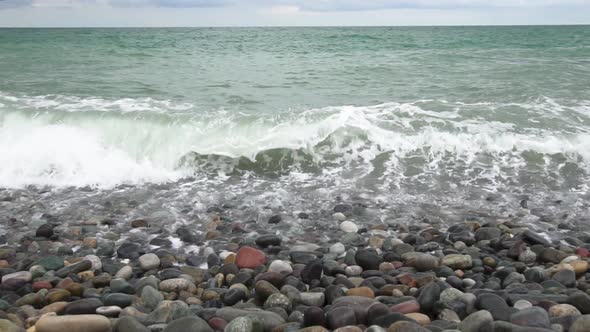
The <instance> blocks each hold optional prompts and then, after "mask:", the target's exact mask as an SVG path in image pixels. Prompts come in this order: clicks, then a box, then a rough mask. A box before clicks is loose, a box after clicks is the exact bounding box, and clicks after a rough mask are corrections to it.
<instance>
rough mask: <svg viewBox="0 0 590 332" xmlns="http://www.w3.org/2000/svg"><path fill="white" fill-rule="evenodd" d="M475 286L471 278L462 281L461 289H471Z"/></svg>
mask: <svg viewBox="0 0 590 332" xmlns="http://www.w3.org/2000/svg"><path fill="white" fill-rule="evenodd" d="M475 284H476V281H475V280H473V279H471V278H465V279H463V287H465V288H471V287H473V286H475Z"/></svg>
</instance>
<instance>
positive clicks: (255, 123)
mask: <svg viewBox="0 0 590 332" xmlns="http://www.w3.org/2000/svg"><path fill="white" fill-rule="evenodd" d="M122 105H125V106H122ZM552 105H553V106H552ZM130 110H131V111H130ZM484 110H485V112H484ZM515 110H517V111H519V112H523V116H522V117H521V118H516V117H513V118H511V117H505V118H504V119H502V117H500V116H498V117H496V118H494V116H493V115H494V112H496V113H498V114H500V113H501V114H503V115H505V114H516V112H517V111H515ZM527 110H529V111H530V112H528V111H527ZM510 112H513V113H510ZM531 114H533V115H534V116H533V115H531ZM588 114H590V104H589V103H588V102H587V101H582V102H576V103H575V104H574V105H573V106H572V105H569V106H568V105H562V104H559V103H557V102H556V101H554V100H551V99H548V98H543V99H540V100H536V101H533V102H531V103H523V104H514V103H512V104H500V103H459V102H448V101H444V100H421V101H416V102H411V103H393V102H392V103H386V104H379V105H372V106H332V107H325V108H320V109H310V110H304V111H301V112H291V113H289V114H269V113H260V114H245V113H238V112H234V113H231V112H227V111H211V112H207V113H202V112H197V111H196V110H195V109H194V107H193V106H192V105H190V104H186V103H174V102H171V101H158V100H152V99H130V98H126V99H119V100H109V99H104V98H79V97H66V96H37V97H35V96H33V97H29V96H11V95H7V94H0V165H2V166H1V167H0V187H10V188H13V187H24V186H27V185H40V186H43V185H50V186H58V187H63V186H95V187H113V186H116V185H119V184H141V183H146V182H156V183H160V182H169V181H176V180H179V179H182V178H185V177H200V176H204V177H210V176H219V175H223V176H243V175H254V176H263V177H265V176H268V177H277V176H282V175H285V174H289V173H290V172H294V171H297V172H305V173H310V174H324V175H325V174H328V175H329V176H335V177H337V176H343V174H344V173H346V172H348V173H349V174H348V175H347V176H358V177H361V176H375V177H376V178H380V179H382V180H383V181H389V180H390V179H389V178H391V177H399V178H404V177H405V178H407V177H415V176H425V175H432V174H439V175H440V174H444V175H445V176H446V178H448V179H456V180H457V181H467V182H469V181H470V180H471V178H472V177H484V176H487V177H491V178H494V179H496V180H498V179H499V181H508V180H509V179H512V180H514V179H518V178H519V177H520V178H522V174H523V173H524V172H525V171H526V172H532V173H535V172H536V173H535V174H557V176H560V177H568V176H570V177H572V176H575V177H585V176H586V175H587V174H588V172H589V171H590V169H589V160H590V145H589V144H588V142H590V132H589V130H588V129H589V127H588V125H587V123H588V121H589V118H588ZM530 120H533V121H530ZM539 121H540V122H541V123H543V122H547V121H549V122H551V125H552V126H558V127H559V129H558V130H557V129H555V128H553V127H551V126H544V125H541V124H539ZM539 172H540V173H539Z"/></svg>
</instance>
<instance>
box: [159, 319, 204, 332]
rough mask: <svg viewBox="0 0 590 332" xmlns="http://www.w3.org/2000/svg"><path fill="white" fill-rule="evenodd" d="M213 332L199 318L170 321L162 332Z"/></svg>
mask: <svg viewBox="0 0 590 332" xmlns="http://www.w3.org/2000/svg"><path fill="white" fill-rule="evenodd" d="M197 331H198V332H213V329H212V328H211V327H210V326H209V324H208V323H207V322H206V321H205V320H203V319H202V318H200V317H197V316H190V317H182V318H178V319H176V320H173V321H171V322H170V323H169V324H168V325H167V326H166V328H165V329H164V331H163V332H197Z"/></svg>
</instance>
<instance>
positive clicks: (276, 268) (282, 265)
mask: <svg viewBox="0 0 590 332" xmlns="http://www.w3.org/2000/svg"><path fill="white" fill-rule="evenodd" d="M268 271H269V272H277V273H283V274H291V273H293V268H292V267H291V264H289V262H287V261H283V260H275V261H273V262H272V263H270V265H269V267H268Z"/></svg>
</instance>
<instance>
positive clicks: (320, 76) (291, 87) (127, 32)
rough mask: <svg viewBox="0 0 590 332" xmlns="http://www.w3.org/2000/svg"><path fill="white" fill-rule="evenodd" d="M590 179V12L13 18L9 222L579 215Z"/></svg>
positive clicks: (6, 182)
mask: <svg viewBox="0 0 590 332" xmlns="http://www.w3.org/2000/svg"><path fill="white" fill-rule="evenodd" d="M589 183H590V27H588V26H551V27H549V26H548V27H543V26H535V27H412V28H401V27H391V28H385V27H384V28H360V27H359V28H211V29H206V28H195V29H0V188H2V191H0V196H1V195H4V197H5V201H10V202H18V201H19V199H22V200H23V202H24V203H23V204H11V205H10V206H5V209H4V210H3V211H4V212H2V213H3V214H4V215H5V216H7V217H9V216H19V217H21V218H33V219H34V218H37V217H38V216H39V214H40V213H49V212H52V213H53V214H57V215H65V216H68V217H69V218H73V219H76V218H77V219H84V218H89V217H92V216H96V215H99V216H114V217H116V218H118V219H128V218H133V217H140V216H150V215H151V216H152V217H153V218H155V219H157V218H161V217H162V216H164V219H166V218H168V219H170V220H173V222H172V221H171V222H170V225H173V224H178V223H187V222H190V221H191V220H194V219H195V218H197V217H199V216H202V215H204V214H205V213H207V210H208V209H210V208H211V207H212V206H225V207H226V208H227V209H235V211H234V212H232V213H233V214H232V218H233V219H236V220H246V219H254V220H264V218H266V217H267V216H268V215H270V214H273V213H281V212H282V213H286V214H288V215H292V216H293V218H294V219H296V212H299V211H303V212H307V213H312V214H313V213H317V215H318V216H327V215H329V213H328V212H329V211H330V210H331V207H332V206H333V205H334V204H335V202H338V201H343V202H349V203H351V204H353V205H355V206H360V207H363V209H365V210H366V211H368V212H366V213H364V214H359V216H358V217H357V218H358V219H359V220H361V219H362V220H367V221H375V220H381V221H383V220H390V219H396V220H397V219H403V220H405V221H408V222H409V221H412V220H414V221H416V222H422V221H424V220H433V219H437V218H438V219H440V220H441V221H443V222H447V221H453V220H462V219H465V218H483V219H490V220H497V219H499V218H511V217H513V216H515V215H519V214H520V217H521V219H524V220H529V221H531V222H536V223H537V224H539V223H542V222H548V223H551V222H556V221H559V222H569V223H579V222H584V221H585V222H588V220H589V218H588V215H589V214H590V213H589V198H590V195H589V193H588V190H589ZM6 197H7V198H6ZM25 198H26V199H25ZM31 202H37V203H39V204H40V206H37V205H36V204H34V205H33V206H31ZM523 206H525V207H527V209H528V210H527V212H526V213H525V212H523V211H524V209H523V208H522V207H523ZM209 211H210V210H209ZM322 211H323V212H322ZM322 213H323V214H322ZM318 218H319V217H318ZM171 227H172V226H171Z"/></svg>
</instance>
